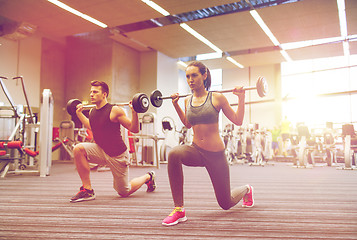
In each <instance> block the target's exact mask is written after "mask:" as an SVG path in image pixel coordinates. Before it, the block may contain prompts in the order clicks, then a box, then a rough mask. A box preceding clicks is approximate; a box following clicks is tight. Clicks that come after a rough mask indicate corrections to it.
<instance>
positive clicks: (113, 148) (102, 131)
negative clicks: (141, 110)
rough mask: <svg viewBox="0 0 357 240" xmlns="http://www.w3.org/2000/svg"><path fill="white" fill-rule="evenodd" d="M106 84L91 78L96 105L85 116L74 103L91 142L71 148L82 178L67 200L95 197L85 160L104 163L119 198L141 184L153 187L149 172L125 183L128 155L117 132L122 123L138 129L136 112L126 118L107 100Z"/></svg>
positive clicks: (132, 130)
mask: <svg viewBox="0 0 357 240" xmlns="http://www.w3.org/2000/svg"><path fill="white" fill-rule="evenodd" d="M108 95H109V87H108V85H107V84H106V83H105V82H101V81H96V80H94V81H92V82H91V90H90V98H91V102H92V104H95V105H96V107H95V108H93V109H91V110H90V112H89V118H87V117H86V116H85V115H84V114H83V112H82V111H83V105H82V104H79V105H78V106H77V110H76V114H77V116H78V118H79V120H80V121H81V122H82V124H83V126H84V127H85V128H88V129H91V130H92V132H93V138H94V141H95V143H87V142H86V143H79V144H77V145H76V146H75V147H74V149H73V153H74V161H75V164H76V167H77V172H78V174H79V176H80V178H81V180H82V186H81V187H80V191H79V192H78V193H77V194H76V195H75V196H73V197H72V198H71V200H70V201H71V202H81V201H88V200H93V199H95V194H94V190H93V189H92V185H91V180H90V167H89V163H97V164H99V165H107V166H109V167H110V170H111V172H112V174H113V187H114V189H115V190H116V191H117V192H118V194H119V195H120V196H122V197H127V196H129V195H131V194H132V193H134V192H135V191H137V190H138V189H139V188H140V187H141V186H142V185H143V184H144V183H145V184H146V185H147V187H148V188H147V192H152V191H154V190H155V188H156V184H155V173H154V172H153V171H151V172H148V173H147V174H145V175H143V176H140V177H137V178H134V179H132V180H131V181H130V182H129V177H128V169H129V155H128V151H127V146H126V145H125V143H124V141H123V138H122V136H121V132H120V125H123V127H125V128H126V129H128V130H129V131H130V132H133V133H137V132H139V120H138V114H137V112H135V111H134V109H133V106H132V103H131V102H130V103H129V107H130V108H131V111H132V119H131V120H130V119H129V118H128V117H127V116H126V114H125V112H124V110H123V109H122V108H120V107H118V106H115V105H113V104H110V103H108V101H107V97H108Z"/></svg>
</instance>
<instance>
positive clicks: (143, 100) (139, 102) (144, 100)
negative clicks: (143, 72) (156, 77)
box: [67, 93, 149, 116]
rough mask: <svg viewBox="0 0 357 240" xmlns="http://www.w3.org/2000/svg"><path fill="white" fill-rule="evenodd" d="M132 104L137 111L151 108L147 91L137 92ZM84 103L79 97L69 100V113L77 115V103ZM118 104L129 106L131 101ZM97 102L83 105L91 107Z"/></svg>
mask: <svg viewBox="0 0 357 240" xmlns="http://www.w3.org/2000/svg"><path fill="white" fill-rule="evenodd" d="M131 102H132V105H133V108H134V110H135V112H137V113H144V112H146V111H147V110H148V109H149V98H148V97H147V95H146V94H145V93H137V94H135V95H134V97H133V99H132V101H131ZM78 104H82V102H81V100H79V99H71V100H69V101H68V102H67V112H68V113H69V115H71V116H73V115H76V109H77V105H78ZM115 105H117V106H128V105H129V102H127V103H116V104H115ZM95 106H96V105H95V104H90V105H83V108H85V109H90V108H93V107H95Z"/></svg>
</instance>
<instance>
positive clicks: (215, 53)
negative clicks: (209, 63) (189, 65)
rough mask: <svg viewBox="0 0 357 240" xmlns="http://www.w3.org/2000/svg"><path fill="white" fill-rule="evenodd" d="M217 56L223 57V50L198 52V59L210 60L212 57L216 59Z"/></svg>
mask: <svg viewBox="0 0 357 240" xmlns="http://www.w3.org/2000/svg"><path fill="white" fill-rule="evenodd" d="M216 58H222V52H214V53H205V54H198V55H197V56H196V60H197V61H202V60H210V59H216Z"/></svg>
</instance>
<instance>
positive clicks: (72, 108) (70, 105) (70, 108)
mask: <svg viewBox="0 0 357 240" xmlns="http://www.w3.org/2000/svg"><path fill="white" fill-rule="evenodd" d="M81 103H82V102H81V100H79V99H71V100H69V101H68V102H67V112H68V113H69V115H71V116H73V115H76V109H77V105H78V104H81Z"/></svg>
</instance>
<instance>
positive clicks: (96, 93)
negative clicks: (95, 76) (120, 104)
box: [90, 86, 107, 103]
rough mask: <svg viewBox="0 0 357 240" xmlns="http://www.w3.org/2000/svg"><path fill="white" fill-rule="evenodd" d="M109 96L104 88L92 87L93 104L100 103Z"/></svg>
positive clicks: (91, 98)
mask: <svg viewBox="0 0 357 240" xmlns="http://www.w3.org/2000/svg"><path fill="white" fill-rule="evenodd" d="M106 96H107V94H106V93H103V91H102V87H100V86H92V87H91V88H90V100H91V102H92V103H98V102H101V101H103V100H104V99H105V98H106Z"/></svg>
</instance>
